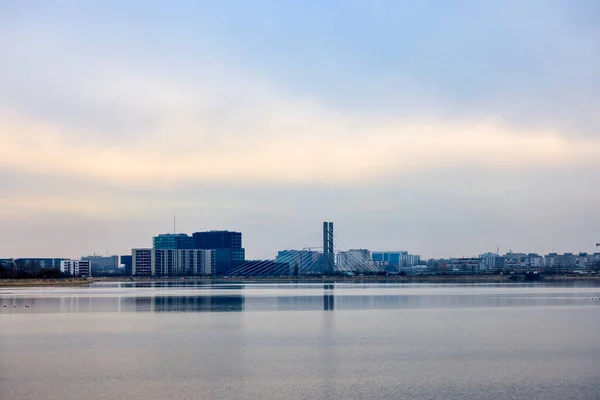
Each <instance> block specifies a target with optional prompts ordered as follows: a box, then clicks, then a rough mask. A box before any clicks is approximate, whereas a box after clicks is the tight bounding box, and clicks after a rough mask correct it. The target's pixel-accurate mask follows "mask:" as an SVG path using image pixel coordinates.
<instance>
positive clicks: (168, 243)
mask: <svg viewBox="0 0 600 400" xmlns="http://www.w3.org/2000/svg"><path fill="white" fill-rule="evenodd" d="M152 248H154V249H163V250H174V249H193V248H194V238H193V237H191V236H189V235H187V234H185V233H163V234H159V235H158V236H154V237H153V238H152Z"/></svg>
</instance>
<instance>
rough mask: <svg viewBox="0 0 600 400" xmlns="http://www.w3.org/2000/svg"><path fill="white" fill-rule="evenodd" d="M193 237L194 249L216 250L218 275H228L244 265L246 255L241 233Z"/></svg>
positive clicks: (194, 234)
mask: <svg viewBox="0 0 600 400" xmlns="http://www.w3.org/2000/svg"><path fill="white" fill-rule="evenodd" d="M192 237H193V242H194V249H202V250H215V259H216V268H215V274H216V275H226V274H228V273H229V272H230V271H232V270H234V269H236V268H238V267H240V266H242V265H243V264H244V261H245V259H246V254H245V249H244V248H243V247H242V233H241V232H232V231H207V232H195V233H193V234H192Z"/></svg>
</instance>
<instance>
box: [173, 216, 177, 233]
mask: <svg viewBox="0 0 600 400" xmlns="http://www.w3.org/2000/svg"><path fill="white" fill-rule="evenodd" d="M176 234H177V229H176V224H175V214H173V235H176Z"/></svg>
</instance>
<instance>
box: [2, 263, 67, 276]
mask: <svg viewBox="0 0 600 400" xmlns="http://www.w3.org/2000/svg"><path fill="white" fill-rule="evenodd" d="M65 277H67V276H66V275H65V274H64V273H62V272H61V271H60V269H58V268H48V267H40V266H39V265H38V264H37V263H35V262H34V261H33V260H30V261H28V262H25V261H24V260H16V261H13V260H10V261H8V262H5V263H3V264H0V279H60V278H65Z"/></svg>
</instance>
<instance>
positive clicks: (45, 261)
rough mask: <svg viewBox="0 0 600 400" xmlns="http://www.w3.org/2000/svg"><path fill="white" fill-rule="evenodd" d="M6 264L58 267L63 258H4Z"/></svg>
mask: <svg viewBox="0 0 600 400" xmlns="http://www.w3.org/2000/svg"><path fill="white" fill-rule="evenodd" d="M3 260H6V263H7V264H9V263H10V264H14V265H22V266H29V265H32V264H33V265H35V267H36V268H48V269H60V262H61V261H62V260H66V259H65V258H28V257H25V258H14V259H12V258H6V259H3Z"/></svg>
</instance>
